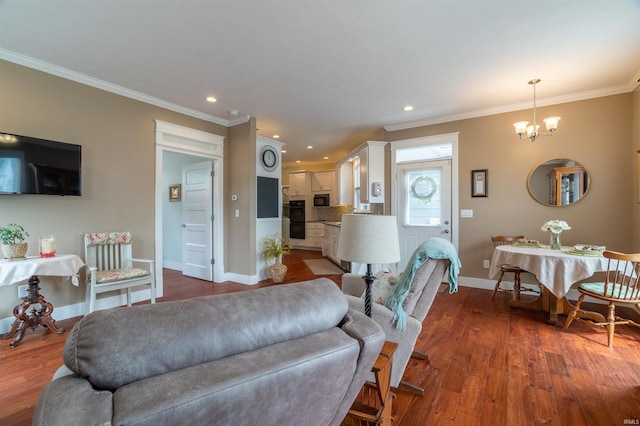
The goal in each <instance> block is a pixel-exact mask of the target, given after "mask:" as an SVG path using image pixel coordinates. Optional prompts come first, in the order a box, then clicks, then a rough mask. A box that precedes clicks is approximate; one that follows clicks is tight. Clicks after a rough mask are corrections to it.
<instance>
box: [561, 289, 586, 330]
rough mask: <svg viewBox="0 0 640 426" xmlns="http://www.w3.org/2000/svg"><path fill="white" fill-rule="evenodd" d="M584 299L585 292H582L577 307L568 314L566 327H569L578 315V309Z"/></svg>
mask: <svg viewBox="0 0 640 426" xmlns="http://www.w3.org/2000/svg"><path fill="white" fill-rule="evenodd" d="M583 300H584V294H580V297H578V301H577V302H576V306H575V308H573V310H572V311H571V312H569V316H567V321H566V322H565V323H564V328H569V326H570V325H571V323H572V322H573V320H574V319H575V318H576V315H578V310H579V309H580V304H581V303H582V301H583Z"/></svg>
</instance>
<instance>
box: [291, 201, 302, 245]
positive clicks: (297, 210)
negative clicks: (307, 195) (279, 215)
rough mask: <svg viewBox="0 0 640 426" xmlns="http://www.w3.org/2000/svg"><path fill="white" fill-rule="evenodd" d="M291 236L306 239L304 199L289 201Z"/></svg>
mask: <svg viewBox="0 0 640 426" xmlns="http://www.w3.org/2000/svg"><path fill="white" fill-rule="evenodd" d="M289 220H290V223H289V238H295V239H299V240H304V239H305V223H304V222H305V218H304V200H291V201H289Z"/></svg>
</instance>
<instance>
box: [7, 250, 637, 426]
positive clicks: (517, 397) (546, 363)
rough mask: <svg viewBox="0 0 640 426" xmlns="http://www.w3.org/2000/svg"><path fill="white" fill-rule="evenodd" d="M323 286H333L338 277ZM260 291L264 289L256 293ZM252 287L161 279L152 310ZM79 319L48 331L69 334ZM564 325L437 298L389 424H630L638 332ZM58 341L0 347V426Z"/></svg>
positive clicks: (500, 298) (303, 255)
mask: <svg viewBox="0 0 640 426" xmlns="http://www.w3.org/2000/svg"><path fill="white" fill-rule="evenodd" d="M319 257H321V255H320V253H319V252H315V251H306V250H294V252H292V254H291V255H290V256H287V257H286V259H285V264H287V265H288V267H289V272H288V274H287V277H286V280H285V283H292V282H297V281H303V280H307V279H312V278H315V276H314V275H313V274H312V273H311V271H310V270H309V268H307V266H306V265H305V264H304V263H303V262H302V260H303V259H309V258H319ZM328 277H329V278H330V279H332V280H334V281H335V282H336V283H337V284H340V283H341V281H340V280H341V277H340V275H329V276H328ZM267 285H272V283H271V281H270V280H267V281H264V282H261V283H260V284H259V286H260V287H263V286H267ZM252 288H256V286H246V285H241V284H236V283H231V282H225V283H219V284H212V283H209V282H205V281H200V280H196V279H191V278H185V277H183V276H182V275H181V274H180V273H178V272H176V271H171V270H166V271H165V276H164V297H163V298H162V299H160V301H167V300H178V299H187V298H192V297H197V296H204V295H212V294H219V293H227V292H234V291H246V290H250V289H252ZM587 307H588V308H591V309H593V305H587ZM54 317H55V312H54ZM79 319H80V318H73V319H69V320H63V321H58V322H57V324H58V325H59V326H63V327H65V328H66V329H68V330H69V329H71V328H72V327H73V325H74V324H75V323H76V322H77V321H78V320H79ZM565 319H566V317H564V316H562V317H561V319H560V322H559V324H558V326H551V325H549V324H547V323H546V321H545V316H544V315H543V314H542V313H538V312H531V311H525V310H519V309H511V308H509V307H508V296H507V295H506V294H498V295H496V298H495V299H493V300H492V299H491V292H490V291H488V290H480V289H472V288H466V287H461V288H460V291H459V292H458V293H456V294H452V295H450V294H448V293H447V292H444V293H439V294H438V295H437V297H436V300H435V302H434V304H433V306H432V308H431V310H430V312H429V314H428V316H427V318H426V320H425V323H424V329H423V332H422V334H421V335H420V337H419V339H418V342H417V345H416V347H417V349H418V350H421V351H423V352H426V353H428V354H429V356H430V358H431V360H430V363H428V362H426V361H420V360H413V359H412V360H411V361H410V363H409V367H408V368H407V371H406V373H405V377H404V378H405V380H408V381H410V382H412V383H414V384H417V385H420V386H422V387H424V389H425V395H424V396H423V397H416V396H409V395H406V394H402V393H399V394H398V395H397V396H396V398H395V401H394V404H395V410H394V411H395V415H396V421H395V425H398V426H424V425H435V424H447V425H465V426H468V425H492V426H493V425H543V424H544V425H558V426H577V425H589V426H594V425H603V426H605V425H606V426H609V425H624V424H639V423H640V350H639V349H640V329H635V328H631V327H624V326H620V327H618V328H617V329H616V336H615V339H614V347H613V348H608V347H607V346H606V331H605V330H604V329H600V328H595V327H593V326H591V325H589V324H588V323H586V322H584V321H576V322H574V324H572V325H571V328H570V329H569V330H564V329H563V328H562V327H561V326H562V325H563V324H564V320H565ZM67 334H68V333H65V334H62V335H57V334H54V333H51V332H49V331H48V330H47V329H45V328H40V329H37V330H36V331H35V332H32V331H31V330H29V331H28V332H27V334H26V336H25V338H24V340H23V341H22V343H21V344H20V345H19V346H18V347H16V348H10V347H9V340H4V341H0V425H1V426H8V425H28V424H31V418H32V416H33V411H34V408H35V405H36V403H37V398H38V394H39V393H40V391H41V389H42V387H43V386H44V385H46V383H48V382H49V381H50V380H51V376H52V375H53V373H54V371H55V370H56V369H57V368H58V367H59V365H60V364H61V362H62V360H61V354H62V348H63V346H64V342H65V340H66V336H67ZM252 426H253V425H252ZM301 426H304V425H301Z"/></svg>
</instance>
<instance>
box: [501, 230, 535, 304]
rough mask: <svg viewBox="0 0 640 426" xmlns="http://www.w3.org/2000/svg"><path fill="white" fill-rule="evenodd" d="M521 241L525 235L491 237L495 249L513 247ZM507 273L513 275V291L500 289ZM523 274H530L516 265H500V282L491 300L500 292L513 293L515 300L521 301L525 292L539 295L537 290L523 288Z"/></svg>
mask: <svg viewBox="0 0 640 426" xmlns="http://www.w3.org/2000/svg"><path fill="white" fill-rule="evenodd" d="M521 239H524V236H523V235H516V236H508V235H492V236H491V242H492V243H493V247H494V248H495V247H497V246H504V245H511V244H513V243H515V242H516V241H518V240H521ZM505 273H511V274H513V290H506V289H502V288H500V283H501V282H502V278H503V277H504V274H505ZM523 273H529V272H528V271H525V270H524V269H522V268H520V267H518V266H515V265H507V264H503V265H500V276H499V277H498V280H497V281H496V285H495V287H494V288H493V293H491V298H492V299H493V298H494V297H495V295H496V292H498V291H504V292H507V293H512V295H513V300H519V299H520V292H523V291H530V292H532V293H539V292H538V291H537V290H535V289H531V288H528V287H522V285H521V282H520V274H523Z"/></svg>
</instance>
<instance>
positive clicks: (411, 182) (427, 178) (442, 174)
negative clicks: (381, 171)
mask: <svg viewBox="0 0 640 426" xmlns="http://www.w3.org/2000/svg"><path fill="white" fill-rule="evenodd" d="M396 182H397V194H398V197H397V198H396V199H397V203H398V206H397V209H396V211H397V212H398V214H397V216H398V236H399V238H400V256H401V259H402V260H401V261H400V263H399V264H398V271H399V272H401V271H403V270H404V268H405V266H406V265H407V262H408V260H409V258H410V257H411V255H412V254H413V252H414V250H415V249H416V248H417V247H418V246H419V245H420V244H421V243H422V242H423V241H425V240H426V239H427V238H430V237H441V238H445V239H447V240H449V241H451V214H452V212H451V160H449V159H447V160H433V161H421V162H416V163H401V164H398V167H397V181H396Z"/></svg>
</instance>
